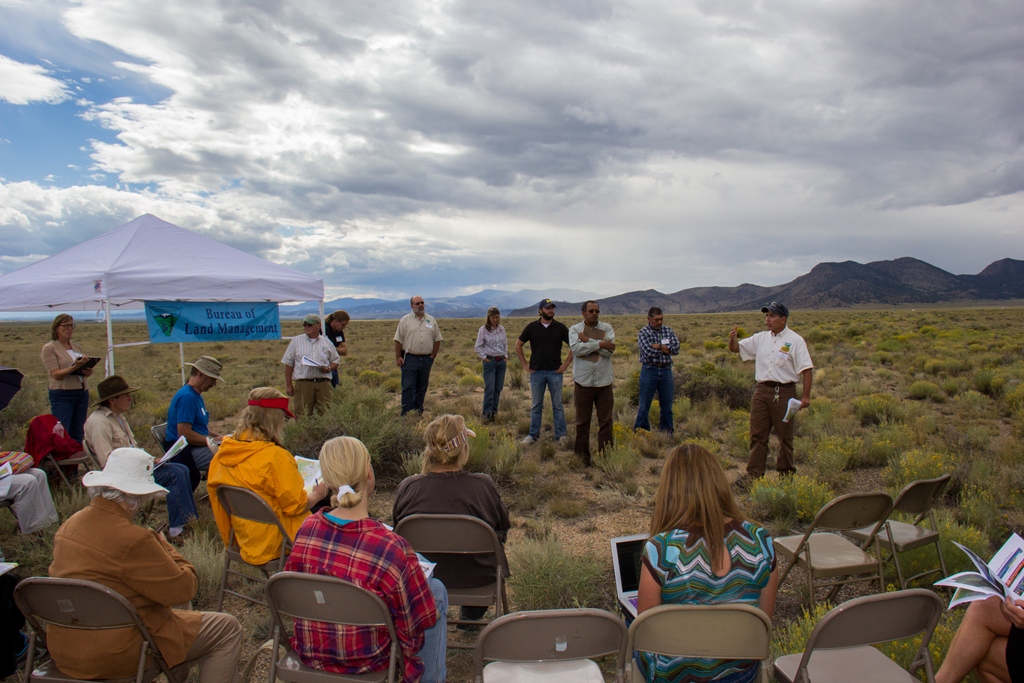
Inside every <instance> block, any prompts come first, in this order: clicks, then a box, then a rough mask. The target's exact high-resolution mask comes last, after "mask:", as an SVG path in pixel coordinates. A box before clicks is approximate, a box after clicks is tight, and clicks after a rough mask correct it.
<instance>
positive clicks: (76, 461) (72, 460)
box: [42, 444, 93, 489]
mask: <svg viewBox="0 0 1024 683" xmlns="http://www.w3.org/2000/svg"><path fill="white" fill-rule="evenodd" d="M82 447H83V448H84V447H85V445H84V444H83V445H82ZM92 461H93V460H92V456H90V455H88V454H87V452H86V451H79V452H78V453H75V454H74V455H72V456H70V457H67V458H62V459H60V460H57V459H56V458H54V457H53V454H52V453H47V454H46V455H45V456H43V460H42V462H46V463H49V465H50V467H52V468H53V469H55V470H57V476H59V477H60V478H61V481H63V482H64V483H65V484H67V487H68V488H69V489H70V488H74V485H73V484H72V483H71V481H70V480H68V478H67V475H65V474H64V469H63V468H65V467H71V466H72V465H74V467H75V470H77V469H78V466H79V465H85V468H86V469H89V465H90V463H91V462H92Z"/></svg>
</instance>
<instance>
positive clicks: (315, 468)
mask: <svg viewBox="0 0 1024 683" xmlns="http://www.w3.org/2000/svg"><path fill="white" fill-rule="evenodd" d="M295 464H296V465H298V467H299V474H300V475H302V485H303V487H304V488H305V489H306V492H307V493H309V492H310V491H312V490H313V487H314V486H316V485H317V482H318V481H319V479H320V475H321V472H320V461H319V460H312V459H310V458H303V457H302V456H300V455H296V456H295Z"/></svg>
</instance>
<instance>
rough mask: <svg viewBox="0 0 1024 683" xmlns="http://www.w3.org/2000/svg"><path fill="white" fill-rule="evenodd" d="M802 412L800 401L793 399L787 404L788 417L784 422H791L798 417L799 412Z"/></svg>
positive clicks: (783, 419)
mask: <svg viewBox="0 0 1024 683" xmlns="http://www.w3.org/2000/svg"><path fill="white" fill-rule="evenodd" d="M798 410H800V399H798V398H791V399H789V401H787V402H786V416H785V417H784V418H782V421H783V422H789V421H790V420H792V419H793V416H794V415H796V413H797V411H798Z"/></svg>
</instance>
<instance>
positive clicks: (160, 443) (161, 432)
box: [149, 422, 167, 453]
mask: <svg viewBox="0 0 1024 683" xmlns="http://www.w3.org/2000/svg"><path fill="white" fill-rule="evenodd" d="M149 433H150V434H152V435H153V441H156V446H157V448H159V449H160V452H161V453H163V452H164V442H165V441H167V423H166V422H163V423H161V424H158V425H153V426H152V427H150V428H149Z"/></svg>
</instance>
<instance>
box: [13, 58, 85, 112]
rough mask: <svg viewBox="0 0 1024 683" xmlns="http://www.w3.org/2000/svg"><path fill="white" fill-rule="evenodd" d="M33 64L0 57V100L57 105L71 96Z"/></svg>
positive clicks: (45, 71) (55, 80) (60, 83)
mask: <svg viewBox="0 0 1024 683" xmlns="http://www.w3.org/2000/svg"><path fill="white" fill-rule="evenodd" d="M49 73H50V72H49V71H47V70H46V69H44V68H43V67H41V66H36V65H35V64H23V63H21V62H16V61H14V60H13V59H11V58H10V57H6V56H4V55H0V99H2V100H6V101H8V102H10V103H11V104H31V103H33V102H45V103H46V104H58V103H60V102H63V101H64V100H66V99H68V98H69V97H70V96H71V95H70V93H69V92H68V89H67V86H65V84H64V83H63V82H62V81H60V80H58V79H56V78H53V77H52V76H50V75H48V74H49Z"/></svg>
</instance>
